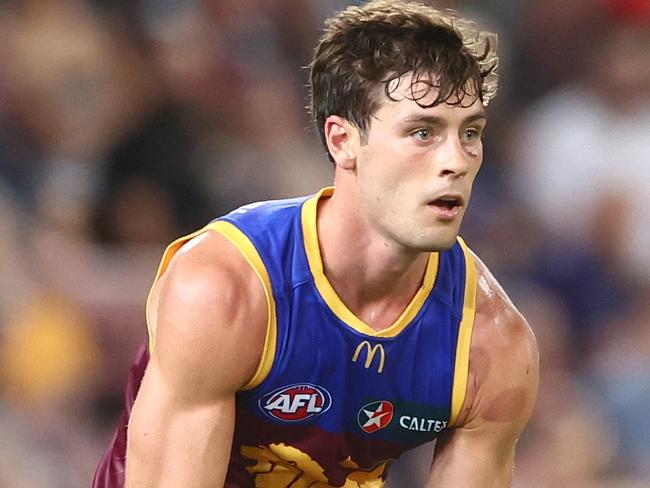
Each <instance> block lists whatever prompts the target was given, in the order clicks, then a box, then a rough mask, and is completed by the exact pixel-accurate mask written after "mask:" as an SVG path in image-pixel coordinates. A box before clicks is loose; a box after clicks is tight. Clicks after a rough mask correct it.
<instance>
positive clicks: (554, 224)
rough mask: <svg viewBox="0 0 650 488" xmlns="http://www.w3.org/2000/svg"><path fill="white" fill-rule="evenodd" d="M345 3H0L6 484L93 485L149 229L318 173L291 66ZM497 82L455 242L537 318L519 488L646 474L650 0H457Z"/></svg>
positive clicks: (1, 405) (150, 271)
mask: <svg viewBox="0 0 650 488" xmlns="http://www.w3.org/2000/svg"><path fill="white" fill-rule="evenodd" d="M350 3H352V2H350V1H349V0H203V1H201V0H92V1H91V0H5V1H4V2H2V3H1V4H0V269H1V270H2V271H1V273H0V487H11V488H59V487H60V488H77V487H85V486H89V484H90V479H91V477H92V473H93V471H94V468H95V465H96V463H97V461H98V460H99V458H100V455H101V452H102V450H103V449H104V448H105V446H106V444H107V442H108V439H109V437H110V435H111V433H112V430H113V428H114V425H115V421H116V417H117V415H118V413H119V411H120V408H121V396H122V389H123V385H124V380H125V376H126V372H127V369H128V367H129V364H130V361H131V359H132V357H133V355H134V353H135V351H136V348H137V347H138V345H139V344H140V343H141V342H142V341H143V339H144V334H145V323H144V306H143V305H144V301H145V297H146V294H147V292H148V288H149V285H150V282H151V280H152V278H153V275H154V272H155V269H156V266H157V261H158V259H159V257H160V254H161V252H162V249H163V246H164V244H165V243H167V242H169V241H171V240H172V239H173V238H174V237H176V236H178V235H180V234H182V233H185V232H187V231H190V230H193V229H195V228H197V227H199V226H201V225H203V224H204V223H206V222H207V221H208V220H210V219H211V218H212V217H214V216H217V215H219V214H222V213H224V212H226V211H228V210H230V209H232V208H234V207H235V206H237V205H239V204H242V203H245V202H249V201H255V200H262V199H269V198H276V197H286V196H293V195H296V194H304V193H308V192H312V191H314V190H316V189H318V188H319V187H321V186H324V185H326V184H328V183H329V182H330V180H331V177H332V170H331V168H330V166H329V163H328V161H327V158H326V156H325V154H324V153H323V151H322V150H321V148H320V146H319V144H318V142H317V140H316V136H315V133H314V131H313V130H311V128H310V125H309V120H308V116H307V114H306V111H305V110H304V108H303V107H304V106H305V104H306V89H305V84H306V78H307V77H306V71H305V70H304V69H302V68H301V67H303V66H305V65H306V64H307V63H308V62H309V59H310V54H311V50H312V48H313V46H314V45H315V42H316V39H317V37H318V35H319V29H320V25H321V22H322V20H323V19H324V18H325V17H327V16H328V15H330V14H331V13H333V12H334V11H335V10H337V9H339V8H341V7H344V6H346V5H348V4H350ZM436 5H438V6H444V7H454V8H456V9H458V10H459V11H461V12H463V13H466V14H468V15H470V16H472V17H474V18H476V19H478V20H479V21H480V23H481V24H482V25H483V26H484V27H486V28H489V29H492V30H496V31H497V32H499V35H500V45H501V49H500V51H501V57H502V70H501V71H502V77H503V78H502V84H501V90H500V94H499V96H498V97H497V99H496V101H495V102H493V104H492V106H491V107H490V109H489V110H490V123H489V127H488V133H487V140H486V157H485V163H484V168H483V169H482V173H481V175H480V177H479V180H478V183H477V186H476V190H475V196H474V199H473V202H472V208H471V210H470V212H469V217H468V218H467V221H466V222H465V224H464V226H463V234H464V236H465V238H466V239H467V240H468V242H470V243H471V245H472V246H473V247H474V249H475V250H476V251H477V252H478V253H479V255H481V256H482V257H483V259H484V260H485V261H486V262H487V264H488V265H489V266H490V267H491V268H492V270H493V271H494V273H495V274H496V276H497V277H498V278H499V279H500V280H501V281H502V283H503V284H504V286H505V288H506V289H507V290H508V291H509V292H510V294H511V296H512V297H513V299H514V301H515V303H516V304H517V305H518V306H519V308H520V309H521V310H522V311H523V313H524V314H525V315H526V316H527V317H528V319H529V321H530V322H531V324H532V326H533V328H534V330H535V331H536V334H537V337H538V340H539V345H540V349H541V358H542V372H541V375H542V382H541V390H540V395H539V401H538V405H537V409H536V411H535V413H534V417H533V419H532V421H531V423H530V426H529V428H528V430H527V432H526V433H525V435H524V436H523V438H522V440H521V442H520V447H519V455H518V469H517V471H516V476H515V486H516V487H518V488H524V487H525V488H537V487H539V488H542V487H544V488H545V487H549V488H550V487H553V488H556V487H562V488H583V487H584V488H586V487H594V488H604V487H623V488H624V487H628V488H631V487H649V486H650V415H649V414H648V411H649V409H650V1H649V0H466V1H446V2H436Z"/></svg>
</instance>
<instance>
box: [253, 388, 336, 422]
mask: <svg viewBox="0 0 650 488" xmlns="http://www.w3.org/2000/svg"><path fill="white" fill-rule="evenodd" d="M258 403H259V406H260V409H261V410H262V412H264V413H265V414H267V415H269V416H270V417H272V418H274V419H276V420H282V421H285V422H300V421H302V420H307V419H311V418H314V417H317V416H318V415H321V414H323V413H325V412H326V411H327V410H329V408H330V406H331V405H332V397H331V396H330V394H329V392H328V391H327V390H326V389H325V388H323V387H322V386H317V385H312V384H310V383H297V384H295V385H289V386H284V387H282V388H279V389H277V390H275V391H272V392H271V393H268V394H266V395H264V396H263V397H262V398H260V400H259V402H258Z"/></svg>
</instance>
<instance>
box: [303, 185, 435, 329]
mask: <svg viewBox="0 0 650 488" xmlns="http://www.w3.org/2000/svg"><path fill="white" fill-rule="evenodd" d="M333 194H334V187H326V188H323V189H322V190H321V191H319V192H318V193H316V194H315V195H313V196H311V197H310V198H309V199H307V200H306V201H305V202H304V204H303V207H302V211H301V221H302V232H303V240H304V246H305V253H306V255H307V262H308V263H309V269H310V271H311V275H312V278H313V279H314V284H315V285H316V289H317V290H318V292H319V293H320V295H321V297H322V298H323V300H324V301H325V303H326V304H327V306H328V307H329V309H330V310H331V311H332V312H333V313H334V315H336V316H337V317H338V318H339V319H340V320H341V321H343V322H344V323H345V324H346V325H348V326H349V327H351V328H352V329H354V330H356V331H357V332H360V333H362V334H365V335H367V336H371V337H395V336H397V335H398V334H399V333H400V332H402V331H403V330H404V329H405V328H406V327H407V326H408V325H409V324H410V323H411V321H412V320H413V319H414V318H415V316H416V315H417V314H418V312H419V311H420V309H421V308H422V306H423V305H424V303H425V301H426V299H427V297H428V296H429V294H430V293H431V290H432V289H433V286H434V284H435V282H436V276H437V274H438V261H439V253H436V252H432V253H430V255H429V260H428V263H427V268H426V271H425V273H424V279H423V280H422V285H421V286H420V288H418V291H417V292H416V293H415V295H414V296H413V298H412V299H411V301H410V302H409V304H408V305H407V306H406V308H405V309H404V311H403V312H402V314H401V315H400V316H399V317H398V318H397V320H395V322H393V323H392V324H391V325H390V326H388V327H386V328H385V329H382V330H375V329H373V328H372V327H370V325H368V324H367V323H366V322H364V321H363V320H361V319H360V318H359V317H357V316H356V315H355V314H354V312H352V311H351V310H350V309H349V308H348V306H347V305H346V304H345V303H344V302H343V300H341V297H339V295H338V293H336V290H334V287H333V286H332V284H331V283H330V282H329V280H328V279H327V277H326V276H325V272H324V270H323V259H322V256H321V252H320V246H319V244H318V232H317V215H316V214H317V209H318V201H319V200H320V199H321V198H326V197H331V196H332V195H333Z"/></svg>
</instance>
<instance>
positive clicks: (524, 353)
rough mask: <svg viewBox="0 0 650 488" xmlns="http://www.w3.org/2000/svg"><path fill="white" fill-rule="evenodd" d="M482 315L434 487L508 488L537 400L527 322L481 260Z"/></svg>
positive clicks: (437, 460) (442, 442)
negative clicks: (463, 393)
mask: <svg viewBox="0 0 650 488" xmlns="http://www.w3.org/2000/svg"><path fill="white" fill-rule="evenodd" d="M477 271H478V277H479V286H478V292H477V293H478V295H477V315H476V319H475V324H474V333H473V336H472V347H471V350H470V371H469V375H470V377H469V382H468V389H467V396H466V398H465V404H464V406H463V409H462V411H461V414H460V416H459V421H458V425H459V426H458V427H457V428H453V429H450V430H449V431H448V432H446V433H445V434H444V435H443V436H442V437H441V438H440V439H439V440H438V443H437V445H436V453H435V456H434V461H433V465H432V467H431V472H430V475H429V480H428V483H427V487H428V488H476V487H479V486H480V487H482V488H507V487H510V486H511V484H512V476H513V469H514V457H515V445H516V443H517V440H518V438H519V436H520V435H521V433H522V431H523V429H524V427H525V425H526V423H527V422H528V419H529V418H530V415H531V413H532V410H533V406H534V404H535V399H536V397H537V385H538V370H539V365H538V362H539V358H538V352H537V344H536V341H535V338H534V336H533V334H532V332H531V330H530V327H529V326H528V324H527V323H526V321H525V319H524V318H523V317H522V316H521V315H520V314H519V312H517V310H516V309H515V307H514V305H513V304H512V302H510V300H509V299H508V297H507V296H506V294H505V292H504V291H503V289H501V287H500V286H499V285H498V283H497V282H496V280H495V279H494V277H492V275H491V274H490V273H489V271H488V270H487V268H486V267H485V265H483V264H482V263H481V262H480V261H478V259H477Z"/></svg>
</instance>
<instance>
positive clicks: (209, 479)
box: [126, 232, 267, 488]
mask: <svg viewBox="0 0 650 488" xmlns="http://www.w3.org/2000/svg"><path fill="white" fill-rule="evenodd" d="M266 315H267V312H266V302H265V298H264V294H263V289H262V287H261V285H260V283H259V281H257V277H256V276H255V275H254V273H253V271H252V270H251V269H250V268H249V267H248V265H247V264H246V262H245V261H244V259H243V258H242V257H241V255H240V254H239V252H238V251H237V250H236V249H235V248H234V247H233V246H232V245H231V244H230V243H229V242H228V241H226V240H225V239H224V238H223V237H222V236H220V235H218V234H216V233H212V232H209V233H206V234H202V235H201V236H199V237H197V238H195V239H194V240H193V241H191V242H190V243H189V244H186V246H185V247H184V248H183V249H181V250H180V251H179V252H178V253H177V255H176V256H174V258H172V260H171V262H170V265H169V268H168V269H167V271H166V272H165V274H163V276H162V277H161V278H160V280H159V281H158V283H157V284H156V286H155V288H154V290H153V293H152V297H151V300H150V303H149V320H150V326H151V328H152V330H153V331H154V332H155V334H154V337H155V338H156V339H155V345H154V346H155V347H154V349H153V351H152V352H151V359H150V362H149V365H148V367H147V371H146V373H145V376H144V378H143V381H142V385H141V388H140V391H139V393H138V397H137V398H136V401H135V404H134V408H133V412H132V416H131V421H130V423H129V435H128V439H129V440H128V448H127V462H126V487H127V488H145V487H157V488H165V487H174V488H176V487H179V486H183V487H191V488H202V487H211V488H212V487H217V486H223V483H224V479H225V475H226V471H227V468H228V461H229V458H230V448H231V444H232V437H233V429H234V423H235V393H236V391H237V390H238V389H240V388H241V386H243V385H244V384H245V383H246V382H247V381H248V380H249V379H250V378H251V377H252V376H253V374H254V372H255V369H256V368H257V365H258V361H259V357H260V354H261V351H262V347H263V342H264V335H265V332H266Z"/></svg>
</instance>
